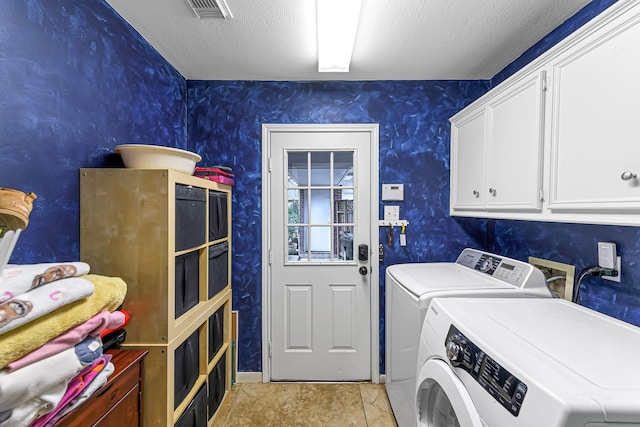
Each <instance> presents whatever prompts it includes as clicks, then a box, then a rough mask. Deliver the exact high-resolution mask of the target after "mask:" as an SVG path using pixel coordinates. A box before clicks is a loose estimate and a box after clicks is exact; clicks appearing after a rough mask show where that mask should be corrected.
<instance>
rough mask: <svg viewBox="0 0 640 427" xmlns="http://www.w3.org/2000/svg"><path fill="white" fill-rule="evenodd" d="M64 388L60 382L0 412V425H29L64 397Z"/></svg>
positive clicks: (11, 426)
mask: <svg viewBox="0 0 640 427" xmlns="http://www.w3.org/2000/svg"><path fill="white" fill-rule="evenodd" d="M66 390H67V384H66V382H62V383H60V384H56V385H55V386H53V387H51V388H50V389H49V390H47V391H45V392H43V393H42V394H41V395H40V396H37V397H34V398H33V399H31V400H29V401H28V402H26V403H24V404H23V405H20V406H19V407H17V408H13V409H9V410H7V411H4V412H0V427H27V426H29V425H30V424H31V423H32V422H33V420H35V419H36V418H38V417H40V416H42V415H45V414H47V413H49V412H51V411H53V409H54V408H55V407H56V406H57V405H58V404H59V403H60V401H61V400H62V398H63V397H64V393H65V391H66Z"/></svg>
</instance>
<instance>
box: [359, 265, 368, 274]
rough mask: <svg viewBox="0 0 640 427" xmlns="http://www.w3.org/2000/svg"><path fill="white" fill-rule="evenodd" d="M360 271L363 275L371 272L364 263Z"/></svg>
mask: <svg viewBox="0 0 640 427" xmlns="http://www.w3.org/2000/svg"><path fill="white" fill-rule="evenodd" d="M358 271H359V272H360V274H362V275H363V276H366V275H367V273H368V272H369V269H368V268H367V267H365V266H364V265H363V266H362V267H360V269H359V270H358Z"/></svg>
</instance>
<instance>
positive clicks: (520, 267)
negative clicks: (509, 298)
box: [456, 248, 546, 288]
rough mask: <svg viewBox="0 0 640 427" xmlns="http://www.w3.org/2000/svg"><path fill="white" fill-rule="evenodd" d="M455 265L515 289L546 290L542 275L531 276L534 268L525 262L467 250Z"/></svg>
mask: <svg viewBox="0 0 640 427" xmlns="http://www.w3.org/2000/svg"><path fill="white" fill-rule="evenodd" d="M456 263H457V264H460V265H463V266H465V267H467V268H470V269H472V270H476V271H479V272H481V273H484V274H488V275H489V276H492V277H495V278H496V279H500V280H502V281H505V282H507V283H510V284H512V285H514V286H517V287H541V288H546V283H545V282H544V275H541V277H539V276H538V275H533V274H532V272H533V270H534V269H535V267H533V266H532V265H531V264H528V263H526V262H522V261H518V260H515V259H511V258H506V257H502V256H498V255H493V254H490V253H487V252H482V251H478V250H475V249H469V248H467V249H465V250H463V251H462V253H461V254H460V256H458V259H457V260H456ZM541 280H542V281H541Z"/></svg>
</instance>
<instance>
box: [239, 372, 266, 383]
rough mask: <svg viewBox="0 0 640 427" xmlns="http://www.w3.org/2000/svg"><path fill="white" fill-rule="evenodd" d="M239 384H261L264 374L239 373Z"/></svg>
mask: <svg viewBox="0 0 640 427" xmlns="http://www.w3.org/2000/svg"><path fill="white" fill-rule="evenodd" d="M236 382H237V383H261V382H262V372H238V375H237V376H236Z"/></svg>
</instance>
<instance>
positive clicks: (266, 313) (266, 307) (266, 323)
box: [261, 123, 380, 384]
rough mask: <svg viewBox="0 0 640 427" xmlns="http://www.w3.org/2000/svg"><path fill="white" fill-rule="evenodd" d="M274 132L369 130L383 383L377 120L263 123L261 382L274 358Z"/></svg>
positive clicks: (375, 350)
mask: <svg viewBox="0 0 640 427" xmlns="http://www.w3.org/2000/svg"><path fill="white" fill-rule="evenodd" d="M272 132H317V133H320V132H334V133H335V132H345V133H346V132H368V133H369V134H370V141H371V159H370V168H369V169H370V174H371V177H370V178H371V179H370V182H371V218H370V221H371V229H370V231H369V233H370V242H371V245H370V254H369V259H370V261H371V269H372V271H371V276H370V281H371V286H369V289H370V304H371V310H370V313H371V319H370V325H371V328H370V329H371V355H370V359H371V382H373V383H375V384H377V383H379V382H380V278H379V271H378V270H379V260H378V256H377V253H376V250H375V249H376V248H377V244H374V242H377V241H378V240H379V238H378V215H379V212H378V211H379V205H380V200H379V196H378V195H379V188H378V187H379V185H378V182H379V181H378V169H379V154H380V148H379V127H378V124H377V123H363V124H263V125H262V147H261V149H262V382H263V383H268V382H270V381H271V359H270V358H269V343H270V342H271V327H270V325H271V322H270V319H271V282H270V280H269V278H270V276H271V275H270V274H269V269H270V265H269V262H268V260H269V258H270V242H271V236H270V226H269V224H270V223H271V221H270V220H271V202H270V200H271V197H270V193H269V189H270V188H271V185H270V179H271V175H270V169H271V164H270V157H271V152H270V149H271V133H272Z"/></svg>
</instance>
